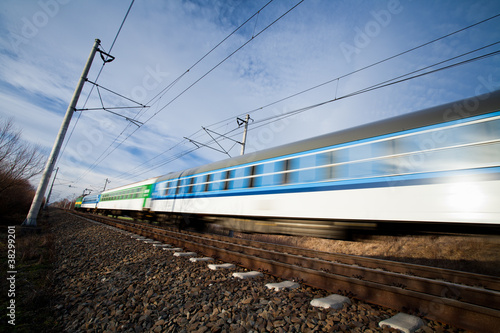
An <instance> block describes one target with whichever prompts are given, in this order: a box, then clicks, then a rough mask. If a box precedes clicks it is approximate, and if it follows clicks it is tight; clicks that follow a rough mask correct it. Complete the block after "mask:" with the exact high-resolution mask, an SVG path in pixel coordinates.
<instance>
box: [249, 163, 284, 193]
mask: <svg viewBox="0 0 500 333" xmlns="http://www.w3.org/2000/svg"><path fill="white" fill-rule="evenodd" d="M281 164H282V163H281V162H269V163H265V164H261V165H259V169H258V174H262V176H259V177H256V178H255V180H254V186H256V187H257V186H272V185H279V184H281V182H282V175H281V174H277V173H276V172H277V171H281Z"/></svg>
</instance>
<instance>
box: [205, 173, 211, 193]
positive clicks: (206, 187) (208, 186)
mask: <svg viewBox="0 0 500 333" xmlns="http://www.w3.org/2000/svg"><path fill="white" fill-rule="evenodd" d="M211 178H212V174H207V175H206V176H205V188H204V191H205V192H208V191H209V190H210V180H211Z"/></svg>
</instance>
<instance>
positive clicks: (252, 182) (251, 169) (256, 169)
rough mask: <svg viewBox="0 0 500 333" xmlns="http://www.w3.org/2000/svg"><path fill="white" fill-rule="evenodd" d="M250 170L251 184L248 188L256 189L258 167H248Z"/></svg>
mask: <svg viewBox="0 0 500 333" xmlns="http://www.w3.org/2000/svg"><path fill="white" fill-rule="evenodd" d="M247 169H248V173H249V174H250V176H251V177H250V178H249V179H250V180H249V183H248V187H255V186H256V185H255V177H253V176H255V175H256V174H257V173H258V166H257V165H252V166H249V167H247Z"/></svg>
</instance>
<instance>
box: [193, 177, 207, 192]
mask: <svg viewBox="0 0 500 333" xmlns="http://www.w3.org/2000/svg"><path fill="white" fill-rule="evenodd" d="M204 177H205V176H196V177H194V181H193V192H194V193H198V192H202V191H203V188H204V187H205V185H204V184H202V183H203V178H204Z"/></svg>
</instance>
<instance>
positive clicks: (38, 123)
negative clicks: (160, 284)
mask: <svg viewBox="0 0 500 333" xmlns="http://www.w3.org/2000/svg"><path fill="white" fill-rule="evenodd" d="M267 2H268V1H267V0H262V1H251V2H249V1H237V0H234V1H229V0H228V1H222V0H221V1H214V2H210V3H206V2H203V1H194V0H193V1H160V0H156V1H147V2H144V1H139V2H136V3H135V4H134V6H133V8H132V11H131V12H130V15H129V17H128V18H127V22H126V23H125V25H124V27H123V29H122V31H121V33H120V36H119V38H118V40H117V43H116V44H115V46H114V48H113V50H112V54H113V55H114V56H116V59H115V61H114V62H112V63H109V64H107V65H105V66H104V69H103V71H102V74H101V76H100V77H99V81H98V84H99V85H102V86H104V87H106V88H109V89H112V90H113V91H115V92H118V93H120V94H122V95H124V96H127V97H129V98H132V99H133V100H136V101H137V102H140V103H147V102H148V101H150V100H151V99H152V98H153V97H154V96H156V95H157V94H159V93H160V92H161V91H162V90H163V89H165V88H167V87H168V85H169V84H170V83H172V82H173V81H174V80H175V79H176V78H178V77H179V76H180V75H181V74H183V73H185V72H186V70H187V69H188V68H190V67H191V66H192V65H193V64H194V63H195V62H196V61H197V60H198V59H200V58H201V57H202V56H203V55H204V54H205V53H206V52H208V51H209V50H211V49H212V48H213V47H214V46H215V45H216V44H217V43H218V42H219V41H221V40H222V39H223V38H224V37H226V36H227V35H228V34H229V33H230V32H231V31H233V30H234V29H235V28H236V27H237V26H238V25H239V24H241V23H242V22H244V21H245V20H246V19H247V18H248V17H250V16H251V15H252V14H254V13H255V12H256V11H257V10H259V8H261V7H262V6H264V4H266V3H267ZM296 3H298V1H295V2H292V3H291V2H289V1H281V0H275V1H273V2H272V3H271V4H270V5H269V6H267V7H266V8H265V9H264V10H262V11H261V12H260V13H259V14H258V15H256V17H254V18H253V19H252V20H251V21H250V22H249V23H248V24H247V25H246V26H245V27H243V28H242V29H241V30H239V31H238V32H237V33H236V34H234V35H233V36H231V38H229V39H228V40H227V41H226V42H225V43H224V44H222V45H221V46H220V47H219V48H217V49H216V50H215V51H214V52H212V53H211V54H210V55H209V56H208V57H206V58H205V59H204V60H203V61H202V62H200V63H199V64H198V65H197V66H196V67H195V68H193V69H192V70H190V71H189V72H187V73H186V74H185V75H184V76H183V77H182V79H181V80H179V82H178V83H177V84H176V85H174V86H173V87H171V88H170V89H168V90H167V91H166V92H165V94H164V95H162V97H161V99H159V100H157V101H156V103H152V104H151V105H150V106H151V107H150V108H147V109H144V110H140V109H137V110H136V109H124V110H118V111H117V112H119V113H120V114H122V115H124V116H127V117H130V118H134V117H136V116H137V115H140V117H139V118H138V120H139V121H141V122H146V124H145V125H144V126H142V127H141V128H139V129H138V128H137V126H136V125H133V124H131V123H130V122H128V121H127V120H125V119H124V118H122V117H117V116H115V115H112V114H110V113H107V112H104V111H83V112H82V113H81V114H80V113H75V115H74V119H73V122H72V125H71V126H70V132H72V136H71V139H70V141H69V143H68V144H67V146H66V149H65V151H64V154H63V155H62V156H61V158H60V161H59V166H60V177H62V179H66V180H69V181H73V182H74V181H75V180H77V179H78V182H77V183H73V184H72V186H75V187H71V188H68V187H66V188H65V189H64V190H61V192H60V196H61V197H63V196H66V195H73V194H76V193H78V192H79V193H81V191H82V190H83V189H84V188H86V187H89V186H94V187H96V188H99V187H102V186H103V184H104V180H105V179H106V178H110V179H112V181H113V183H112V185H113V186H119V185H122V184H125V183H126V182H131V181H136V180H140V179H143V178H147V177H150V176H154V175H161V174H165V173H167V172H170V171H175V170H179V169H183V168H188V167H192V166H197V165H201V164H204V163H208V162H209V161H215V160H218V159H222V158H225V155H223V154H220V153H217V152H215V151H213V150H210V149H207V148H205V149H199V150H196V151H195V152H194V153H192V154H190V155H185V156H183V157H182V158H179V159H175V156H178V154H181V153H182V152H184V151H186V150H189V149H192V148H193V147H194V145H193V144H192V143H189V142H183V137H185V136H190V135H191V134H192V133H195V132H198V131H199V132H198V134H197V135H196V139H197V140H199V141H201V142H208V141H209V140H210V137H209V136H208V135H207V134H206V133H205V132H204V131H203V130H201V126H208V125H210V124H214V123H217V122H219V121H221V120H224V119H227V121H226V122H223V123H222V124H221V125H220V126H219V127H217V126H216V127H213V129H214V130H217V131H220V132H221V133H225V132H227V131H231V130H234V129H236V127H237V124H236V119H235V117H236V115H239V114H244V113H245V112H247V111H250V110H254V109H259V108H260V107H263V106H265V105H267V104H269V103H272V102H275V101H277V100H280V99H282V98H284V97H287V96H290V95H292V94H296V93H297V92H300V91H303V90H305V89H308V88H310V87H313V86H316V85H318V84H321V83H323V82H326V81H329V80H332V79H334V78H336V77H339V76H343V75H345V74H348V73H350V72H353V71H356V70H358V69H360V68H362V67H364V66H367V65H369V64H372V63H375V62H377V61H380V60H382V59H385V58H387V57H390V56H392V55H394V54H397V53H399V52H402V51H405V50H407V49H410V48H412V47H415V46H417V45H419V44H422V43H425V42H427V41H429V40H432V39H435V38H437V37H440V36H442V35H444V34H447V33H450V32H451V31H453V30H456V29H460V28H461V27H464V26H467V25H469V24H472V23H474V22H477V21H478V20H481V19H484V18H486V17H489V16H491V15H493V14H494V13H500V4H497V3H495V2H491V1H475V2H474V3H470V2H467V1H464V2H434V1H423V2H422V1H418V2H415V1H405V0H401V1H399V2H398V1H385V0H381V1H355V2H352V1H324V0H308V1H305V2H304V3H302V4H300V5H299V6H298V7H297V8H296V9H294V10H293V11H291V12H290V13H289V14H288V15H286V16H285V17H284V18H283V19H281V20H279V21H278V22H277V23H276V24H274V25H273V26H271V27H270V28H269V29H268V30H266V31H265V32H264V33H262V34H261V35H259V36H258V37H257V38H254V39H252V37H253V36H255V35H256V34H258V33H259V32H260V31H261V30H262V29H263V28H265V27H266V26H267V25H269V24H270V23H272V22H273V21H274V20H276V18H278V17H279V16H280V15H282V14H283V13H284V12H286V11H287V10H288V9H289V8H291V7H292V6H293V5H294V4H296ZM128 5H129V3H124V2H123V1H118V0H114V1H106V2H100V1H94V0H92V1H85V2H80V1H59V0H52V1H49V0H47V1H37V2H20V1H14V0H6V1H3V2H2V3H1V4H0V36H1V37H0V48H1V50H2V51H0V87H2V91H1V92H0V103H1V105H2V109H1V110H0V115H1V116H2V117H8V116H13V117H14V118H15V121H16V124H17V125H18V126H19V127H21V128H22V129H23V133H24V136H25V138H26V139H27V140H28V141H30V142H37V143H38V144H40V145H41V146H43V147H45V149H47V150H48V149H50V147H51V145H52V143H53V140H54V138H55V136H56V134H57V131H58V129H59V126H60V124H61V120H62V116H63V113H64V112H65V110H66V107H67V104H68V102H69V100H70V98H71V95H72V94H73V90H74V87H75V85H76V82H77V80H78V78H79V76H80V74H81V71H82V69H83V65H84V63H85V61H86V59H87V56H88V54H89V52H90V47H91V46H92V44H93V41H94V39H95V38H100V39H101V41H102V47H103V49H104V50H107V49H109V47H110V45H111V42H112V40H113V38H114V37H115V34H116V31H117V29H118V27H119V25H120V23H121V21H122V19H123V16H124V15H125V12H126V10H127V8H128ZM497 26H498V19H497V20H492V21H491V22H488V23H485V24H484V25H481V26H478V27H477V28H474V29H470V31H467V32H464V33H462V34H459V35H457V36H454V37H453V38H450V39H446V40H444V41H442V42H439V43H436V44H435V45H434V44H433V45H430V46H429V47H426V48H425V49H422V50H418V51H416V52H412V53H409V54H407V55H405V56H402V57H400V58H397V59H394V60H391V61H389V62H387V63H383V64H380V65H378V66H375V67H373V68H371V69H369V70H366V71H361V72H359V73H356V74H354V75H350V76H347V77H343V78H342V79H340V80H339V81H338V82H337V81H334V82H331V83H330V84H327V85H324V86H322V87H321V88H318V89H314V90H311V91H309V92H307V93H304V94H300V95H297V96H296V97H294V98H290V99H287V100H285V101H283V102H281V103H277V104H274V105H273V106H272V107H267V108H262V109H261V110H259V111H256V112H255V113H253V114H252V118H253V119H255V120H256V121H258V120H260V119H264V118H267V117H270V116H272V115H276V114H282V113H285V112H288V111H291V110H295V109H298V108H302V107H306V106H309V105H312V104H315V103H318V102H323V101H326V100H329V99H332V98H334V97H335V96H343V95H345V94H349V93H352V92H353V91H356V90H359V89H362V88H365V87H367V86H369V85H371V84H376V83H378V82H381V81H383V80H386V79H390V78H392V77H395V76H398V75H401V74H404V73H407V72H410V71H412V70H416V69H418V68H422V67H424V66H427V65H429V64H431V63H433V62H437V61H440V60H444V59H446V58H449V57H452V56H456V55H457V54H460V53H461V52H465V51H467V50H471V49H473V48H475V47H479V46H481V45H485V44H486V43H490V42H494V41H498V40H500V32H499V31H498V29H497V28H496V27H497ZM249 40H251V42H250V43H248V45H246V46H245V47H244V48H242V49H241V50H240V51H239V52H237V53H236V54H235V55H234V56H232V57H231V58H230V59H228V60H227V61H226V62H224V63H223V64H222V65H220V66H219V67H218V68H217V69H215V70H214V71H212V72H210V74H208V75H207V76H206V77H205V78H204V79H203V80H201V81H200V82H198V83H197V84H196V85H194V86H193V87H192V88H191V89H189V90H187V91H186V92H185V93H184V94H182V95H180V96H179V94H181V93H182V92H183V91H184V90H185V89H186V88H188V87H189V86H190V85H191V84H193V83H194V82H195V81H196V80H198V79H199V78H200V77H201V76H202V75H204V74H206V73H207V72H208V71H209V70H211V69H212V68H213V67H214V66H215V65H216V64H218V63H219V62H220V61H221V60H222V59H224V58H225V57H227V56H228V55H229V54H231V52H233V51H234V50H236V49H237V48H238V47H240V46H241V45H243V43H246V42H247V41H249ZM346 47H347V49H346ZM346 50H347V51H346ZM499 61H500V60H499V59H498V57H496V58H490V59H487V60H484V61H482V62H480V63H477V64H474V65H470V66H468V67H467V66H464V67H463V68H457V69H456V70H451V71H447V72H440V73H437V74H433V75H432V76H429V77H424V78H421V79H416V80H413V81H409V82H407V83H404V84H401V85H397V86H392V87H388V88H384V89H380V90H377V91H374V92H370V93H367V94H365V95H360V96H357V97H355V98H350V99H348V100H347V99H346V100H343V101H341V102H336V103H332V104H328V105H327V106H324V107H321V108H318V109H314V110H311V111H309V112H307V113H302V114H301V115H299V116H296V117H292V118H286V119H284V120H282V121H280V122H277V123H273V124H270V125H268V126H265V127H260V128H257V127H255V128H254V129H252V124H251V125H250V129H251V131H250V132H249V137H248V142H249V145H248V149H249V150H250V151H255V150H259V149H263V148H267V147H270V146H274V145H277V144H282V143H289V142H293V141H296V140H299V139H304V138H308V137H311V136H314V135H318V134H322V133H326V132H330V131H334V130H338V129H342V128H346V127H352V126H355V125H358V124H361V123H365V122H370V121H374V120H377V119H381V118H385V117H390V116H394V115H397V114H401V113H404V112H409V111H414V110H417V109H419V108H421V107H428V106H432V105H436V104H438V103H443V102H447V101H450V100H453V99H457V98H461V97H465V96H470V95H473V94H474V93H475V91H476V90H481V89H479V88H478V87H483V88H484V89H494V87H497V88H498V87H499V82H500V70H499V68H500V66H498V64H499ZM101 66H102V61H101V59H100V58H99V57H96V58H95V59H94V64H93V66H92V69H91V73H90V75H89V79H90V80H95V78H96V76H97V73H98V71H99V70H100V69H101ZM485 82H486V83H485ZM484 89H482V91H483V92H484ZM90 90H91V85H90V84H88V83H87V84H86V85H85V88H84V91H83V93H82V96H81V98H80V102H79V106H78V107H79V108H81V107H83V106H84V105H85V107H86V108H91V107H100V106H101V99H100V98H99V96H98V94H97V91H96V89H95V88H94V89H93V92H92V94H91V95H90V97H89V98H88V100H87V97H88V94H89V92H90ZM100 92H101V93H102V94H101V97H102V102H103V103H104V105H105V106H108V107H109V106H132V105H134V104H133V103H132V102H130V101H127V100H124V99H122V98H120V97H118V96H116V95H114V94H111V93H109V92H106V91H104V90H100ZM177 96H179V97H177ZM174 99H175V100H174ZM167 105H168V106H167ZM155 114H156V115H155ZM153 115H154V116H153ZM77 119H79V120H78V123H77V126H76V127H75V129H74V131H73V126H74V124H75V123H76V122H77V121H76V120H77ZM148 119H150V120H148ZM232 133H236V134H238V135H240V134H241V129H240V130H239V131H235V132H232ZM127 137H128V139H127V140H126V141H124V142H123V143H122V144H121V145H120V146H119V147H118V148H116V149H115V147H116V146H117V145H118V144H119V143H121V142H122V141H123V140H124V139H125V138H127ZM236 138H237V139H239V138H238V137H236ZM221 144H223V145H225V147H226V148H228V149H229V147H231V146H232V145H233V143H232V142H229V141H227V140H225V141H222V142H221ZM238 151H239V148H238V147H236V148H233V150H232V151H231V153H232V154H238ZM159 154H162V155H161V156H160V157H159V158H156V159H154V160H152V161H151V162H150V163H146V164H144V165H143V166H141V167H140V168H138V169H135V168H136V167H137V166H139V165H141V164H143V163H145V162H147V161H149V160H150V159H152V158H154V157H155V156H157V155H159ZM95 161H98V162H99V161H101V162H100V163H98V164H97V166H96V167H95V168H93V169H92V170H90V171H89V167H90V166H92V165H94V162H95ZM167 161H171V162H170V163H166V164H164V165H162V166H161V167H159V168H155V169H152V168H154V167H157V166H158V165H160V163H164V162H167ZM134 169H135V170H136V171H140V172H139V173H138V175H137V176H134V175H127V176H124V175H123V174H127V173H128V172H129V171H130V170H134ZM148 169H152V170H151V171H149V172H144V171H145V170H148ZM82 175H83V177H82ZM118 176H120V178H119V179H118V178H116V177H118ZM114 178H116V179H114Z"/></svg>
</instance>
